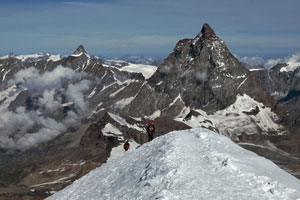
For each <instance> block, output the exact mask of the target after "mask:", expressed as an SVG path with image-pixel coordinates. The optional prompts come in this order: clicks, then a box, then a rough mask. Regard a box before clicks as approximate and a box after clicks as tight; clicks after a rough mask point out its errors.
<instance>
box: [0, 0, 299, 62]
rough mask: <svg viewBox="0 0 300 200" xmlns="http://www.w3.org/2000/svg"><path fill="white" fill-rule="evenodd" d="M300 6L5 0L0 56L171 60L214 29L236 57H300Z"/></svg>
mask: <svg viewBox="0 0 300 200" xmlns="http://www.w3.org/2000/svg"><path fill="white" fill-rule="evenodd" d="M299 8H300V1H298V0H285V1H282V0H210V1H201V0H99V1H96V0H86V1H84V0H82V1H78V0H66V1H61V0H53V1H50V0H39V1H38V0H27V1H21V0H20V1H18V0H9V1H5V0H0V27H1V29H0V30H1V31H0V44H1V47H0V55H5V54H8V53H9V52H12V51H13V52H15V53H17V54H27V53H36V52H50V53H53V54H63V55H69V54H71V53H72V52H73V51H74V50H75V49H76V48H77V46H78V45H80V44H83V45H84V46H85V48H86V50H87V51H88V53H89V54H91V55H98V56H101V55H104V56H122V55H146V56H150V57H156V58H165V57H166V56H168V54H169V53H171V51H172V50H173V48H174V46H175V44H176V43H177V41H178V40H179V39H183V38H194V37H195V36H196V35H197V34H198V32H199V31H200V30H201V27H202V25H203V23H208V24H210V25H211V27H212V28H213V29H214V30H215V32H216V34H217V35H218V36H219V37H220V38H221V39H223V40H224V41H225V42H226V44H227V46H228V47H229V49H230V50H231V52H232V53H234V54H237V55H239V56H249V57H251V56H258V57H263V58H278V57H286V56H288V55H291V54H295V53H297V52H300V14H299V13H300V12H299Z"/></svg>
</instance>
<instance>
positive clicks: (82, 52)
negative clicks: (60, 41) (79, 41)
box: [71, 45, 90, 58]
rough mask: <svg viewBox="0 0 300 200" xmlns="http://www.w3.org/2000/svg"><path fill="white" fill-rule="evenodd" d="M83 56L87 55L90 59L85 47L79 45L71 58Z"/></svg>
mask: <svg viewBox="0 0 300 200" xmlns="http://www.w3.org/2000/svg"><path fill="white" fill-rule="evenodd" d="M81 55H85V56H87V57H88V58H89V57H90V56H89V55H88V53H87V52H86V50H85V48H84V46H83V45H79V47H78V48H77V49H76V51H74V53H73V54H72V55H71V56H73V57H79V56H81Z"/></svg>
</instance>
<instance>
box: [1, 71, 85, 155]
mask: <svg viewBox="0 0 300 200" xmlns="http://www.w3.org/2000/svg"><path fill="white" fill-rule="evenodd" d="M85 77H86V74H85V73H83V72H75V71H73V70H72V69H70V68H65V67H63V66H58V67H57V68H55V69H54V70H53V71H46V72H44V73H40V71H39V70H37V69H36V68H33V67H31V68H27V69H23V70H21V71H19V72H17V73H16V74H15V76H14V78H13V79H11V80H9V81H8V85H9V86H11V85H15V84H18V85H19V86H20V87H21V88H22V89H23V90H28V91H29V92H30V94H31V96H32V97H34V98H36V99H37V101H35V102H34V104H35V105H36V107H37V109H31V110H27V109H26V108H25V107H23V106H20V107H17V108H16V110H15V111H9V110H8V108H6V109H5V110H4V111H3V112H1V113H0V121H1V123H0V148H4V149H10V150H16V149H18V150H27V149H29V148H31V147H34V146H36V145H37V144H40V143H42V142H46V141H49V140H51V139H53V138H55V137H56V136H58V135H59V134H61V133H62V132H64V131H66V129H67V128H68V127H69V126H71V125H73V124H74V123H77V122H78V121H79V120H80V119H81V118H82V117H84V116H85V112H86V111H87V109H88V104H87V102H86V101H85V97H84V92H85V91H87V90H88V89H89V86H90V81H89V80H86V79H84V78H85ZM0 92H1V91H0ZM66 103H68V104H69V105H72V106H73V107H74V109H70V110H69V111H68V112H67V113H66V116H65V117H64V118H63V120H61V121H59V122H58V121H56V120H55V119H53V118H51V116H52V113H53V112H55V111H57V110H59V109H61V110H62V109H63V106H64V105H66Z"/></svg>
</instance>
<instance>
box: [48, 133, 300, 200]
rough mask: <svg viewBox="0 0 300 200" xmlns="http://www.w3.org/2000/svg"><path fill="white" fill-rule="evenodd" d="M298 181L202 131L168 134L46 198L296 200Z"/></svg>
mask: <svg viewBox="0 0 300 200" xmlns="http://www.w3.org/2000/svg"><path fill="white" fill-rule="evenodd" d="M297 198H300V181H299V180H298V179H296V178H295V177H293V176H292V175H290V174H288V173H286V172H285V171H283V170H282V169H280V168H279V167H277V166H276V165H275V164H274V163H273V162H271V161H269V160H267V159H265V158H262V157H259V156H257V155H256V154H255V153H253V152H250V151H247V150H245V149H243V148H241V147H239V146H238V145H237V144H235V143H233V142H232V141H231V140H230V139H228V138H227V137H225V136H222V135H219V134H217V133H214V132H212V131H209V130H207V129H191V130H185V131H174V132H171V133H169V134H166V135H164V136H161V137H158V138H156V139H154V140H153V141H152V142H149V143H146V144H144V145H142V146H140V147H139V148H137V149H131V150H129V151H128V152H126V153H124V155H123V156H121V157H120V158H119V159H115V160H111V161H110V162H108V163H106V164H103V165H102V166H101V167H100V168H97V169H95V170H93V171H91V172H90V173H89V174H87V175H86V176H84V177H82V178H81V179H79V180H77V181H75V182H74V183H73V184H72V185H70V186H68V187H66V188H65V189H63V190H62V191H60V192H57V193H55V194H54V195H53V196H51V197H49V198H47V199H48V200H52V199H53V200H54V199H55V200H60V199H72V200H79V199H172V200H173V199H257V200H261V199H276V200H277V199H278V200H284V199H297Z"/></svg>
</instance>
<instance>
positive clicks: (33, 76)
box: [8, 65, 86, 93]
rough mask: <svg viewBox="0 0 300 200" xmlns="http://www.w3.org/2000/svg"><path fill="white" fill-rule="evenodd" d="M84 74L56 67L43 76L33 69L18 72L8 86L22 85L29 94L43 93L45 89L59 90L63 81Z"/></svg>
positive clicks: (83, 75) (83, 74) (78, 77)
mask: <svg viewBox="0 0 300 200" xmlns="http://www.w3.org/2000/svg"><path fill="white" fill-rule="evenodd" d="M85 76H86V73H84V72H75V71H74V70H72V69H70V68H66V67H63V66H61V65H60V66H58V67H56V68H55V69H54V70H53V71H51V72H50V71H46V72H44V73H43V74H41V73H40V71H39V70H38V69H36V68H34V67H30V68H27V69H23V70H20V71H19V72H17V73H16V74H15V75H14V78H13V79H11V80H9V81H8V84H9V85H14V84H19V83H22V84H23V85H24V86H25V87H26V88H27V89H28V90H29V91H30V92H39V93H41V92H43V91H44V90H46V89H60V88H61V87H62V84H63V83H64V81H68V80H72V79H73V80H74V79H76V80H78V79H81V78H82V77H85Z"/></svg>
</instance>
